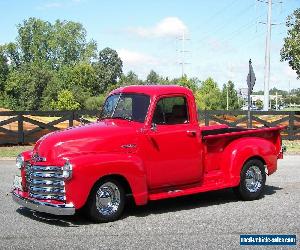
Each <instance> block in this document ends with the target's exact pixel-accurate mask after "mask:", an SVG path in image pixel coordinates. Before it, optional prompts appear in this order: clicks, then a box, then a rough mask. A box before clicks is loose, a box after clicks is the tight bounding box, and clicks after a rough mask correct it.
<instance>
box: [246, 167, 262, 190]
mask: <svg viewBox="0 0 300 250" xmlns="http://www.w3.org/2000/svg"><path fill="white" fill-rule="evenodd" d="M262 180H263V178H262V174H261V171H260V168H259V167H257V166H251V167H250V168H249V169H248V170H247V172H246V188H247V189H248V191H249V192H251V193H255V192H257V191H258V190H259V189H260V188H261V186H262Z"/></svg>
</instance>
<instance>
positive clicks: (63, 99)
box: [50, 89, 80, 110]
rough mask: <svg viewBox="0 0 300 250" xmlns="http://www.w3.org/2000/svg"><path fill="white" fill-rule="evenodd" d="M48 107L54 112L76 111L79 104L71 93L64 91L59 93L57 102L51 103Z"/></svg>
mask: <svg viewBox="0 0 300 250" xmlns="http://www.w3.org/2000/svg"><path fill="white" fill-rule="evenodd" d="M50 107H51V108H52V109H54V110H76V109H79V107H80V104H79V103H78V102H77V101H76V100H75V98H74V95H73V93H72V92H71V91H69V90H66V89H65V90H62V91H61V92H59V94H58V99H57V101H52V102H51V103H50Z"/></svg>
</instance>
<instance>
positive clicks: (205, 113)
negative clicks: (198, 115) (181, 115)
mask: <svg viewBox="0 0 300 250" xmlns="http://www.w3.org/2000/svg"><path fill="white" fill-rule="evenodd" d="M204 124H205V126H209V115H208V113H207V111H206V110H204Z"/></svg>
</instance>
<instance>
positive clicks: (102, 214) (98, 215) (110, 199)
mask: <svg viewBox="0 0 300 250" xmlns="http://www.w3.org/2000/svg"><path fill="white" fill-rule="evenodd" d="M124 205H125V191H124V188H123V186H122V185H121V184H120V183H119V182H118V181H117V180H115V179H104V180H102V181H100V182H98V183H97V184H96V185H95V186H94V188H93V190H92V192H91V194H90V196H89V199H88V201H87V204H86V206H85V211H86V214H87V216H88V217H89V218H90V219H91V220H92V221H94V222H110V221H114V220H117V219H119V218H120V216H121V215H122V212H123V210H124Z"/></svg>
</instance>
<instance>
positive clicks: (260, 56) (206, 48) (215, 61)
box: [0, 0, 300, 91]
mask: <svg viewBox="0 0 300 250" xmlns="http://www.w3.org/2000/svg"><path fill="white" fill-rule="evenodd" d="M281 2H282V3H281ZM296 8H300V0H273V5H272V23H273V24H274V25H272V32H271V61H270V62H271V73H270V88H273V87H276V88H279V89H284V90H289V87H290V88H291V89H293V88H299V87H300V86H299V83H300V80H297V75H296V73H295V72H294V71H293V70H292V69H291V68H290V67H289V66H288V63H287V62H281V61H280V49H281V48H282V46H283V39H284V37H286V34H287V28H286V26H285V21H286V17H287V16H288V15H290V14H292V12H293V11H294V10H295V9H296ZM0 16H1V20H2V21H1V23H0V44H5V43H7V42H12V41H15V39H16V37H17V28H16V26H17V24H20V23H22V22H23V20H25V19H28V18H29V17H36V18H41V19H43V20H46V21H50V22H54V21H55V20H56V19H60V20H69V21H75V22H80V23H82V24H83V26H84V28H85V29H86V31H87V39H88V40H91V39H93V40H95V41H96V42H97V45H98V49H99V50H101V49H103V48H105V47H110V48H112V49H115V50H116V51H117V52H118V54H119V56H120V57H121V59H122V60H123V71H124V73H126V72H128V71H129V70H133V71H134V72H135V73H136V74H137V75H138V76H139V78H141V79H145V78H146V77H147V74H148V73H149V72H150V70H152V69H153V70H155V71H156V72H157V73H159V74H160V75H162V76H164V77H169V78H177V77H180V76H181V74H182V67H181V65H182V64H180V63H182V62H184V73H185V74H186V75H187V76H188V77H198V78H199V79H200V80H205V79H207V78H208V77H212V78H213V79H214V80H215V81H217V83H218V84H219V86H220V87H221V86H222V85H223V84H224V83H226V82H227V81H228V80H232V81H233V82H234V83H235V85H236V86H237V87H239V88H242V87H247V83H246V79H247V74H248V61H249V59H250V58H251V60H252V65H253V68H254V72H255V75H256V79H257V80H256V85H255V87H254V90H255V91H257V90H263V86H264V64H265V43H266V29H267V27H266V25H265V23H266V20H267V4H266V1H256V0H215V1H213V0H152V1H150V0H127V1H124V0H123V1H122V0H118V1H117V0H110V1H101V0H98V1H97V0H61V1H59V0H10V1H8V0H0ZM183 38H184V39H183ZM183 41H184V45H183ZM183 50H184V51H185V52H184V53H182V51H183Z"/></svg>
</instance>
